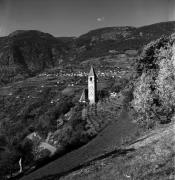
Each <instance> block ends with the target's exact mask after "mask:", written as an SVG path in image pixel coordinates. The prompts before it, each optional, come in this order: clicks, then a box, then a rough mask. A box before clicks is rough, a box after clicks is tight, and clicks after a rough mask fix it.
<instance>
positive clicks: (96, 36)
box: [76, 22, 175, 59]
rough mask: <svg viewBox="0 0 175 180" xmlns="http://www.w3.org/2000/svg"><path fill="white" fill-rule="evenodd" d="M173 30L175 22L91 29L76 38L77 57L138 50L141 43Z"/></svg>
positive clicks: (83, 57) (168, 33) (141, 45)
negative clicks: (137, 26)
mask: <svg viewBox="0 0 175 180" xmlns="http://www.w3.org/2000/svg"><path fill="white" fill-rule="evenodd" d="M174 30H175V22H163V23H157V24H152V25H149V26H143V27H139V28H135V27H128V26H126V27H106V28H101V29H97V30H93V31H90V32H88V33H87V34H84V35H82V36H80V37H79V38H77V40H76V44H77V52H78V55H77V56H78V59H86V58H90V57H98V56H103V55H107V54H110V53H111V50H113V51H112V52H114V53H122V52H123V53H124V52H125V50H128V49H135V50H140V49H141V48H142V47H143V45H145V44H147V43H148V42H150V41H152V40H155V39H157V38H159V37H161V36H162V35H170V34H171V33H173V32H174Z"/></svg>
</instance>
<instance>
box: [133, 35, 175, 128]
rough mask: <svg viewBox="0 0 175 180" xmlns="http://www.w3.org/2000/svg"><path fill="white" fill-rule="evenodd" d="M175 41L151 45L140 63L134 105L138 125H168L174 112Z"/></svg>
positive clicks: (167, 38)
mask: <svg viewBox="0 0 175 180" xmlns="http://www.w3.org/2000/svg"><path fill="white" fill-rule="evenodd" d="M173 43H174V38H173V36H171V37H162V38H160V39H158V40H156V41H154V42H151V43H150V44H148V45H147V46H146V47H145V48H144V50H143V52H142V56H141V58H140V59H139V60H138V61H137V66H136V70H137V74H138V78H137V80H136V81H135V88H134V92H133V96H134V99H133V101H132V105H133V107H134V109H135V110H136V112H137V114H138V118H137V120H138V122H140V123H142V124H144V125H146V126H147V127H148V128H150V127H153V126H154V124H156V123H157V122H159V123H166V122H169V121H170V119H171V116H172V114H173V113H174V107H175V106H174V104H175V91H174V90H175V83H174V81H175V51H174V45H173Z"/></svg>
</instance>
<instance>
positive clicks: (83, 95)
mask: <svg viewBox="0 0 175 180" xmlns="http://www.w3.org/2000/svg"><path fill="white" fill-rule="evenodd" d="M87 98H88V90H87V89H84V90H83V92H82V95H81V97H80V100H79V102H86V101H87Z"/></svg>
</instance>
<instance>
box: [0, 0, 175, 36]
mask: <svg viewBox="0 0 175 180" xmlns="http://www.w3.org/2000/svg"><path fill="white" fill-rule="evenodd" d="M170 20H171V21H173V20H175V0H0V36H5V35H8V34H9V33H11V32H13V31H15V30H21V29H22V30H28V29H35V30H40V31H43V32H47V33H50V34H52V35H54V36H57V37H59V36H79V35H81V34H84V33H86V32H88V31H90V30H92V29H97V28H101V27H109V26H136V27H138V26H143V25H148V24H153V23H157V22H163V21H170Z"/></svg>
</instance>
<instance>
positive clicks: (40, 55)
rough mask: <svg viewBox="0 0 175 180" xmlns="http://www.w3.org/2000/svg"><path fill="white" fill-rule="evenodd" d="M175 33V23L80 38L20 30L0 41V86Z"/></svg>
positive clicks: (139, 46)
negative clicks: (49, 69)
mask: <svg viewBox="0 0 175 180" xmlns="http://www.w3.org/2000/svg"><path fill="white" fill-rule="evenodd" d="M174 30H175V21H171V22H161V23H156V24H152V25H147V26H142V27H131V26H124V27H122V26H121V27H104V28H99V29H95V30H91V31H89V32H87V33H85V34H83V35H81V36H79V37H54V36H53V35H51V34H49V33H44V32H40V31H37V30H17V31H14V32H12V33H10V34H9V35H8V36H5V37H0V73H1V76H0V85H3V84H7V83H9V82H13V81H16V80H20V79H25V78H26V77H30V76H34V75H36V74H38V73H40V72H43V71H44V70H46V69H48V68H52V67H55V66H56V67H57V66H60V65H67V64H72V63H73V64H79V62H82V61H84V60H87V59H89V58H96V57H102V56H106V55H110V54H111V53H114V54H116V53H125V51H126V50H137V51H139V50H141V49H142V48H143V46H144V45H145V44H147V43H149V42H150V41H152V40H155V39H157V38H160V37H161V36H162V35H165V36H166V35H170V34H172V33H173V32H174Z"/></svg>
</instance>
